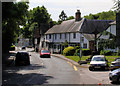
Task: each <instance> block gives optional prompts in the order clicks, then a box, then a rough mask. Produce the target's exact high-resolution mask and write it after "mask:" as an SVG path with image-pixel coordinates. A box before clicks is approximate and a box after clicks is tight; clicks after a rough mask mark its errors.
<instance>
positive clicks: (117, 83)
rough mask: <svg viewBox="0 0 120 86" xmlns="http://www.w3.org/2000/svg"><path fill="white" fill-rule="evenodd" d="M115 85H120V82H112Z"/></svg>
mask: <svg viewBox="0 0 120 86" xmlns="http://www.w3.org/2000/svg"><path fill="white" fill-rule="evenodd" d="M111 84H113V85H120V82H111Z"/></svg>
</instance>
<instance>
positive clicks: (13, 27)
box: [2, 2, 28, 52]
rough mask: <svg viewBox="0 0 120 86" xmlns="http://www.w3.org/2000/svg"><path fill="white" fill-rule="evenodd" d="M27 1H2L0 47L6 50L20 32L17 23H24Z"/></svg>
mask: <svg viewBox="0 0 120 86" xmlns="http://www.w3.org/2000/svg"><path fill="white" fill-rule="evenodd" d="M27 9H28V3H26V2H18V3H17V2H14V3H13V2H2V15H3V16H2V46H3V47H2V49H3V52H8V51H9V48H10V46H11V45H12V43H15V41H16V39H17V38H16V37H17V36H19V34H20V32H19V31H20V27H19V25H25V24H26V19H25V17H26V15H27Z"/></svg>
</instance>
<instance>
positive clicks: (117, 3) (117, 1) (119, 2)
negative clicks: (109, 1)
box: [113, 0, 120, 12]
mask: <svg viewBox="0 0 120 86" xmlns="http://www.w3.org/2000/svg"><path fill="white" fill-rule="evenodd" d="M113 1H114V6H113V9H115V11H117V12H120V0H113Z"/></svg>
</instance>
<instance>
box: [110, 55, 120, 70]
mask: <svg viewBox="0 0 120 86" xmlns="http://www.w3.org/2000/svg"><path fill="white" fill-rule="evenodd" d="M117 68H120V57H119V58H116V59H115V60H114V61H113V62H111V65H110V69H111V70H114V69H117Z"/></svg>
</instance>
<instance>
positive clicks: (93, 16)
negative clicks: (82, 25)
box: [84, 10, 116, 20]
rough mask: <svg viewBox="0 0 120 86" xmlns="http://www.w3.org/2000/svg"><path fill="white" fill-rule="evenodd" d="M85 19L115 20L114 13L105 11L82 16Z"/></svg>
mask: <svg viewBox="0 0 120 86" xmlns="http://www.w3.org/2000/svg"><path fill="white" fill-rule="evenodd" d="M84 17H85V18H86V19H97V20H115V17H116V12H115V11H111V10H110V11H107V12H104V11H103V12H101V13H97V14H89V15H87V16H84Z"/></svg>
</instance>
